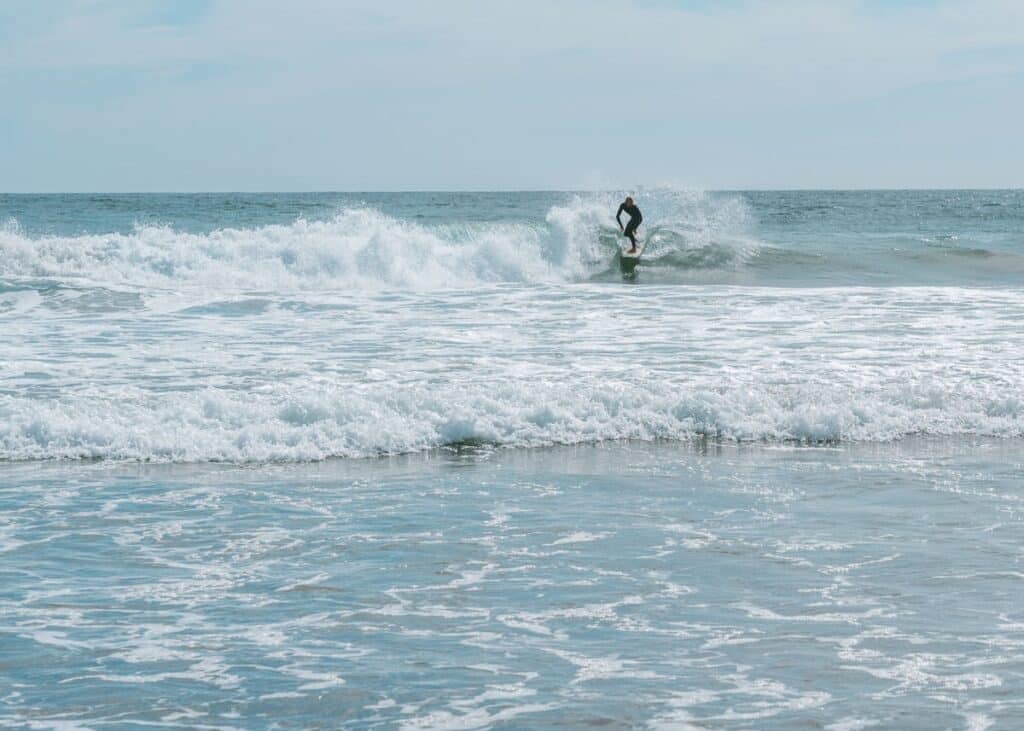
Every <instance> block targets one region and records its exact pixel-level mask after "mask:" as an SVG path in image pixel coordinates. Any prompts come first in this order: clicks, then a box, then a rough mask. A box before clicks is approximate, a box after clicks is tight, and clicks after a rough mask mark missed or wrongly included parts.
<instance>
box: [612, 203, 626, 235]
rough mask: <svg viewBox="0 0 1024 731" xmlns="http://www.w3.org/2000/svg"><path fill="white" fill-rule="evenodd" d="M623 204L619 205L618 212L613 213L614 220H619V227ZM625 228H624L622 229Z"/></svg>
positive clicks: (620, 226) (620, 225)
mask: <svg viewBox="0 0 1024 731" xmlns="http://www.w3.org/2000/svg"><path fill="white" fill-rule="evenodd" d="M625 207H626V206H625V204H620V205H619V212H618V213H616V214H615V220H616V221H618V222H619V228H622V210H623V209H624V208H625ZM623 230H625V229H623Z"/></svg>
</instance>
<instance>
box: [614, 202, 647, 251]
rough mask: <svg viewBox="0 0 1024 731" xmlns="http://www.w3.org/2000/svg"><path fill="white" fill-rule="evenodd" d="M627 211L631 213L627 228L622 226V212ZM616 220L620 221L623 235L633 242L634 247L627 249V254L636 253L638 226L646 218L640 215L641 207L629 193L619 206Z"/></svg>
mask: <svg viewBox="0 0 1024 731" xmlns="http://www.w3.org/2000/svg"><path fill="white" fill-rule="evenodd" d="M623 211H625V212H626V213H628V214H629V223H627V224H626V227H625V228H622V212H623ZM615 220H616V221H618V222H619V228H621V229H622V235H623V236H625V237H626V238H627V239H629V241H630V243H631V244H633V248H631V249H630V250H629V251H627V252H626V253H627V254H635V253H636V227H637V226H639V225H640V222H641V221H643V220H644V217H643V216H642V215H640V209H639V208H637V206H636V203H634V202H633V199H632V198H630V197H629V196H628V195H627V196H626V200H624V201H622V205H620V206H619V212H618V213H616V214H615Z"/></svg>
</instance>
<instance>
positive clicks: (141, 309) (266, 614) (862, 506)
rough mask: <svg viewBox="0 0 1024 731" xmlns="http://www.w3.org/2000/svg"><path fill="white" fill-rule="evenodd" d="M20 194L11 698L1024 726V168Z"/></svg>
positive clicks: (5, 409) (203, 722) (4, 501)
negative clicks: (729, 180) (557, 187)
mask: <svg viewBox="0 0 1024 731" xmlns="http://www.w3.org/2000/svg"><path fill="white" fill-rule="evenodd" d="M628 192H629V193H631V194H632V195H633V197H634V198H635V199H636V201H637V204H638V205H639V206H640V208H641V209H642V211H643V215H644V224H643V225H642V226H641V228H640V238H641V240H642V241H643V242H645V243H646V248H645V250H644V255H643V258H642V260H641V262H640V264H639V266H638V267H637V269H636V270H635V272H633V273H632V275H630V274H624V272H623V270H622V267H621V266H620V261H619V257H618V252H619V246H621V245H622V242H623V239H622V238H621V237H620V236H619V234H618V227H617V225H616V224H615V221H614V213H615V210H616V208H617V207H618V203H619V202H620V201H621V199H622V197H623V196H624V195H625V194H626V191H613V192H607V193H574V192H527V193H508V192H494V193H443V192H435V193H359V194H356V193H337V194H329V193H316V194H269V193H268V194H146V195H128V194H110V195H0V726H5V727H28V728H60V729H85V728H98V727H115V728H142V727H152V726H162V727H183V728H184V727H187V728H209V729H213V728H217V729H220V728H223V729H229V728H333V727H339V726H340V727H345V728H354V729H363V728H367V729H369V728H382V729H383V728H402V729H425V728H437V729H476V728H530V729H532V728H583V727H592V726H602V727H608V728H649V729H662V728H665V729H705V728H708V729H710V728H714V729H719V728H724V729H745V728H785V729H790V728H808V729H829V730H830V731H855V730H858V729H869V728H901V729H935V728H963V729H972V730H981V729H986V728H1016V727H1020V726H1024V550H1022V548H1021V547H1022V546H1024V327H1022V324H1024V191H849V192H842V191H828V192H814V191H791V192H786V191H783V192H704V191H691V190H676V189H667V188H658V189H641V190H636V191H628Z"/></svg>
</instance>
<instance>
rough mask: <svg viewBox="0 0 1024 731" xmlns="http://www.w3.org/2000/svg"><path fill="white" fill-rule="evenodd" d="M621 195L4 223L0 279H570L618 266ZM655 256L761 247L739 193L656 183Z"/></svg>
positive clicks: (679, 261)
mask: <svg viewBox="0 0 1024 731" xmlns="http://www.w3.org/2000/svg"><path fill="white" fill-rule="evenodd" d="M617 201H618V197H617V196H613V195H611V194H608V195H590V196H576V197H574V198H572V199H570V200H569V201H568V202H566V203H565V204H564V205H558V206H553V207H552V208H550V209H549V211H548V212H547V215H546V217H545V219H544V220H543V221H540V220H534V221H525V220H524V221H497V222H453V223H449V224H441V225H436V224H435V225H424V224H421V223H417V222H414V221H408V220H403V219H400V218H395V217H393V216H388V215H386V214H384V213H383V212H381V211H379V210H376V209H374V208H370V207H353V208H345V209H343V210H341V211H340V212H338V213H337V214H336V215H335V216H333V217H332V218H329V219H327V220H319V221H311V220H305V219H299V220H296V221H294V222H293V223H291V224H288V225H266V226H259V227H254V228H222V229H218V230H215V231H212V232H209V233H187V232H183V231H179V230H176V229H175V228H173V227H171V226H155V225H137V226H136V227H135V229H134V230H133V231H131V232H130V233H105V234H85V235H80V236H70V237H69V236H34V237H31V236H28V235H26V234H25V233H24V232H23V231H21V230H20V229H19V228H18V226H17V224H16V223H15V222H13V221H12V222H8V223H7V225H6V226H4V227H3V228H0V278H31V279H42V280H48V281H53V280H55V281H57V282H61V283H67V284H72V285H75V286H107V287H132V288H146V287H152V288H160V289H167V288H170V289H176V288H187V287H202V288H215V289H217V290H223V289H233V290H249V291H252V290H261V291H295V290H308V289H340V288H344V289H353V288H355V289H375V288H408V289H417V290H424V289H437V288H463V287H470V286H474V285H478V284H484V283H503V282H572V281H585V280H590V279H594V278H600V277H602V276H606V275H611V274H613V273H614V271H615V268H614V267H615V257H616V255H617V253H618V251H619V247H620V245H621V242H622V239H621V238H620V236H619V233H618V229H617V226H616V224H615V222H614V219H613V217H612V212H614V210H615V206H616V205H617ZM640 202H641V203H642V204H643V205H644V206H645V212H646V214H645V215H646V216H647V217H648V218H649V220H656V221H658V224H657V227H656V228H654V229H652V230H651V231H650V232H648V234H647V236H648V238H649V249H648V257H649V261H650V262H651V263H652V265H657V266H662V267H664V266H666V265H668V266H675V267H680V268H685V267H694V266H696V267H698V268H700V267H723V266H724V267H728V266H732V265H733V264H735V263H736V262H739V261H742V259H743V258H744V257H745V256H747V255H749V253H750V251H752V249H753V248H756V244H755V243H754V242H753V240H752V239H748V238H745V236H746V234H745V231H746V229H747V226H748V219H749V213H748V211H747V208H746V206H745V204H744V203H742V201H740V200H739V199H738V198H729V197H723V196H712V195H709V194H706V193H701V192H678V191H661V192H656V193H651V194H648V195H647V196H646V199H645V198H644V197H640Z"/></svg>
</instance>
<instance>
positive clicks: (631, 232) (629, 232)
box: [625, 223, 636, 251]
mask: <svg viewBox="0 0 1024 731" xmlns="http://www.w3.org/2000/svg"><path fill="white" fill-rule="evenodd" d="M625 233H626V238H627V239H629V243H630V244H632V248H630V251H636V226H634V225H633V224H632V223H629V224H627V225H626V232H625Z"/></svg>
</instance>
